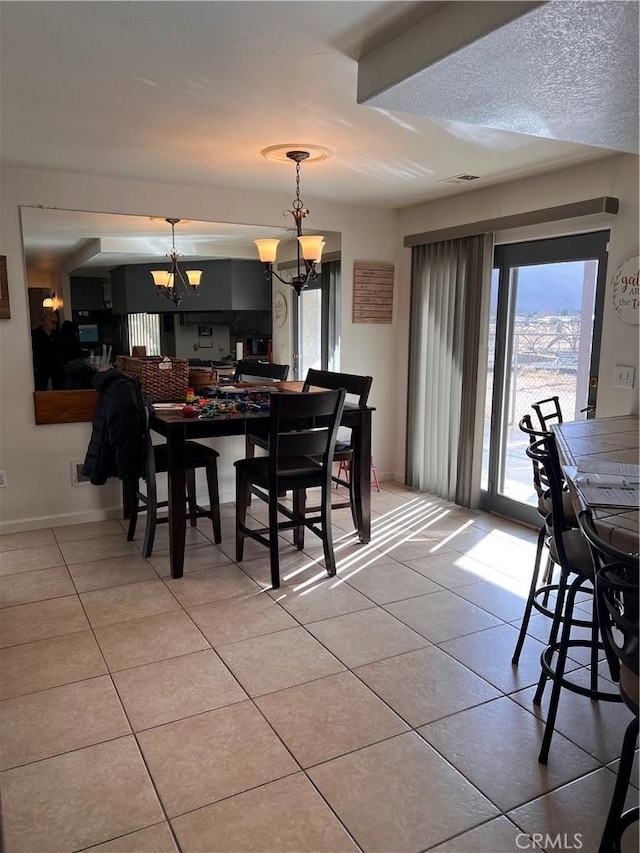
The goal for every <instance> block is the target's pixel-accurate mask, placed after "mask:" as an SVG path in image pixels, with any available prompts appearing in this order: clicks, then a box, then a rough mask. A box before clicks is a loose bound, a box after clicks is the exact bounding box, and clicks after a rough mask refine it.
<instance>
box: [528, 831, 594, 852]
mask: <svg viewBox="0 0 640 853" xmlns="http://www.w3.org/2000/svg"><path fill="white" fill-rule="evenodd" d="M516 847H517V848H518V849H519V850H534V849H537V848H538V847H542V848H543V849H544V850H582V847H583V844H582V833H580V832H574V833H573V835H569V834H568V833H567V832H558V833H556V834H555V835H551V834H550V833H548V832H532V833H531V834H529V835H528V834H526V833H524V832H520V833H519V834H518V835H516Z"/></svg>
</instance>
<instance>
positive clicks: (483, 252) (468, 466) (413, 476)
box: [406, 235, 492, 506]
mask: <svg viewBox="0 0 640 853" xmlns="http://www.w3.org/2000/svg"><path fill="white" fill-rule="evenodd" d="M491 245H492V237H491V235H478V236H475V237H465V238H461V239H457V240H444V241H442V242H439V243H430V244H427V245H422V246H415V247H414V248H413V250H412V270H411V320H410V341H409V389H408V411H407V471H406V479H407V483H408V484H409V485H410V486H413V487H414V488H417V489H418V490H419V491H425V492H430V493H431V494H434V495H438V496H440V497H443V498H445V499H447V500H451V501H455V502H456V503H459V504H461V505H462V506H469V505H470V502H471V492H472V472H473V463H474V435H475V425H476V411H477V390H478V389H477V385H478V382H477V379H478V374H477V371H478V361H479V359H478V356H479V351H478V350H479V339H480V324H481V304H482V290H483V282H484V279H485V277H486V276H487V273H488V270H487V265H486V263H485V261H486V258H487V257H489V258H490V257H491Z"/></svg>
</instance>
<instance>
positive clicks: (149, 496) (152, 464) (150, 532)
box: [127, 413, 222, 557]
mask: <svg viewBox="0 0 640 853" xmlns="http://www.w3.org/2000/svg"><path fill="white" fill-rule="evenodd" d="M147 414H148V413H147ZM218 456H219V454H218V451H217V450H214V449H213V448H212V447H207V445H206V444H200V442H198V441H186V442H185V469H186V470H185V478H186V484H187V485H186V491H187V494H186V498H187V515H188V518H189V522H190V524H191V526H192V527H195V526H196V525H197V519H198V518H203V517H206V518H210V519H211V523H212V526H213V538H214V542H215V543H216V544H220V542H222V528H221V523H220V498H219V493H218ZM197 468H204V470H205V473H206V477H207V488H208V491H209V509H206V508H204V507H202V506H199V505H198V503H197V501H196V469H197ZM168 470H169V458H168V453H167V445H166V444H153V442H152V440H151V431H150V430H149V429H148V428H147V435H146V457H145V470H144V476H143V480H144V482H145V483H146V490H144V491H143V489H142V486H141V482H140V480H135V481H132V482H130V483H129V485H128V488H127V493H128V495H129V507H128V512H129V529H128V532H127V539H128V540H129V541H132V540H133V538H134V536H135V534H136V526H137V522H138V515H139V513H140V512H146V526H145V531H144V540H143V545H142V554H143V556H144V557H150V556H151V552H152V551H153V543H154V540H155V535H156V525H158V524H163V523H166V522H167V521H168V517H166V516H164V517H159V516H158V510H159V509H162V508H164V507H167V506H168V501H159V500H158V488H157V483H156V475H157V474H162V473H166V472H167V471H168Z"/></svg>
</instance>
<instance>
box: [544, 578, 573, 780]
mask: <svg viewBox="0 0 640 853" xmlns="http://www.w3.org/2000/svg"><path fill="white" fill-rule="evenodd" d="M580 585H581V578H580V577H576V578H575V580H574V581H573V582H572V583H571V586H570V587H569V590H568V592H567V600H566V603H565V605H564V621H563V624H562V633H561V635H560V645H559V648H558V659H557V661H556V666H555V672H554V675H553V688H552V690H551V698H550V700H549V710H548V712H547V722H546V723H545V727H544V735H543V736H542V746H541V747H540V754H539V755H538V761H539V763H540V764H546V763H547V761H548V759H549V747H550V746H551V738H552V737H553V731H554V729H555V725H556V717H557V715H558V705H559V703H560V691H561V689H562V679H563V678H564V670H565V667H566V663H567V650H568V648H569V640H570V637H571V623H572V619H573V605H574V602H575V597H576V594H577V592H578V590H579V589H580ZM551 649H552V646H551V645H549V646H547V648H546V649H545V651H544V652H543V653H542V655H543V658H544V657H545V655H548V660H547V663H548V664H549V665H551V664H552V658H553V652H552V651H550V650H551ZM534 702H535V699H534Z"/></svg>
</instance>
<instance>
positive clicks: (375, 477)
mask: <svg viewBox="0 0 640 853" xmlns="http://www.w3.org/2000/svg"><path fill="white" fill-rule="evenodd" d="M371 473H372V474H373V482H374V483H375V486H376V489H377V490H378V491H380V481H379V480H378V469H377V468H376V466H375V465H374V464H373V461H372V462H371Z"/></svg>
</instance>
